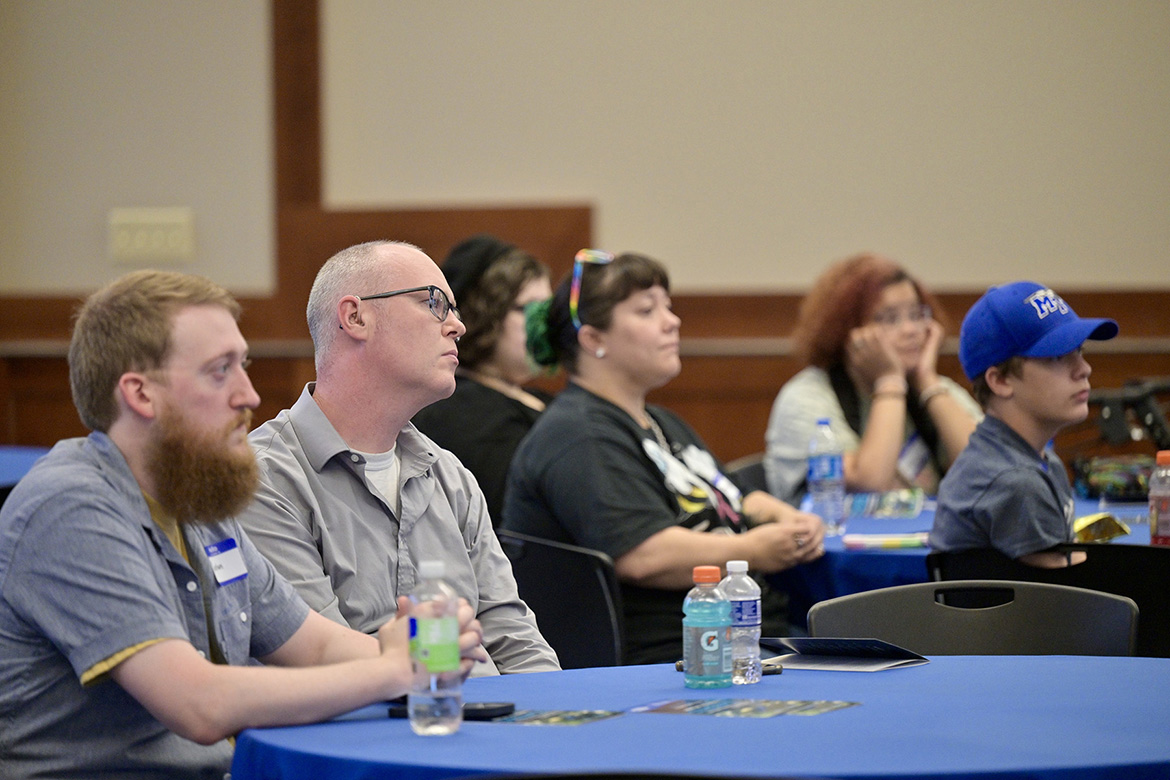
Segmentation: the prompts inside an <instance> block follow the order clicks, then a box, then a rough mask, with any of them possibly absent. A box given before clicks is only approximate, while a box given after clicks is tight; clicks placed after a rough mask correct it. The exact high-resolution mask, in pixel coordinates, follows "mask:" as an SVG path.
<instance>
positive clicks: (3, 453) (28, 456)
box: [0, 444, 49, 488]
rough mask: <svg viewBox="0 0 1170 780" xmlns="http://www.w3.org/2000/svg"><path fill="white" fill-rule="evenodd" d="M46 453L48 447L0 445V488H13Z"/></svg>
mask: <svg viewBox="0 0 1170 780" xmlns="http://www.w3.org/2000/svg"><path fill="white" fill-rule="evenodd" d="M48 451H49V448H48V447H19V446H16V445H10V444H4V445H0V488H11V487H13V486H14V485H15V484H16V483H17V482H19V481H20V478H21V477H23V476H24V475H25V474H27V473H28V470H29V469H31V468H32V465H33V464H34V463H36V462H37V459H38V458H40V457H41V456H42V455H44V454H45V453H46V452H48Z"/></svg>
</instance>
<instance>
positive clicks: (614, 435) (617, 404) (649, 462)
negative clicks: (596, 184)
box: [503, 250, 824, 663]
mask: <svg viewBox="0 0 1170 780" xmlns="http://www.w3.org/2000/svg"><path fill="white" fill-rule="evenodd" d="M534 308H536V307H534ZM528 323H529V348H530V350H531V351H532V354H533V355H534V357H535V358H536V360H537V361H538V362H540V363H542V364H544V365H555V364H559V365H562V366H564V368H565V369H566V371H567V372H568V373H569V385H568V387H567V388H566V389H565V390H564V391H563V392H562V393H561V394H560V395H559V396H558V397H557V398H556V400H555V401H553V402H552V403H551V404H550V405H549V407H548V409H547V410H546V411H545V412H544V414H543V415H541V417H540V419H539V420H538V421H537V422H536V425H535V426H534V427H533V429H532V431H531V432H530V433H529V434H528V436H527V437H526V438H525V439H524V441H523V443H522V444H521V445H520V448H519V450H517V452H516V456H515V458H514V459H513V461H512V466H511V469H510V471H509V477H508V488H507V492H506V494H505V498H504V521H503V527H505V528H508V529H511V530H514V531H519V532H522V533H527V534H531V535H534V536H540V537H543V538H546V539H552V540H555V541H563V542H569V543H572V544H577V545H580V546H583V547H589V548H592V549H596V550H601V551H602V552H605V553H606V554H608V555H609V556H610V557H612V558H613V559H614V563H615V566H616V569H617V574H618V578H619V579H620V580H621V583H622V596H623V601H624V608H625V624H626V648H625V660H626V662H627V663H653V662H662V661H673V660H675V659H677V658H678V657H679V654H680V652H681V650H682V624H681V620H682V600H683V597H684V596H685V595H686V592H687V590H688V589H689V588H690V587H691V571H692V569H693V568H694V567H695V566H696V565H700V564H718V565H720V566H722V565H724V564H726V563H727V561H729V560H734V559H743V560H746V561H748V563H749V566H750V567H751V569H752V570H753V571H756V572H759V573H768V572H775V571H780V570H782V569H786V568H789V567H791V566H794V565H796V564H799V563H804V562H806V561H810V560H813V559H815V558H818V557H820V556H821V555H822V554H823V553H824V548H823V546H822V545H821V540H822V538H823V536H824V526H823V524H822V523H821V521H820V519H819V518H817V517H815V516H814V515H809V514H806V513H802V512H799V511H797V510H795V509H793V508H792V507H791V506H789V505H787V504H785V503H783V502H781V501H779V500H778V499H776V498H774V497H772V496H770V495H768V494H767V493H764V492H762V491H753V492H750V493H747V494H746V495H745V494H744V493H743V492H741V490H740V488H739V486H737V485H736V484H735V483H734V481H733V480H731V479H729V478H728V477H727V475H725V474H724V473H723V471H722V467H721V465H720V464H719V462H718V461H717V460H716V459H715V458H714V457H713V456H712V455H711V453H710V452H708V450H707V448H706V446H705V445H704V444H703V442H702V441H701V440H700V439H699V437H698V435H697V434H696V433H695V432H694V431H693V430H692V429H691V428H690V427H689V426H688V425H687V424H686V423H685V422H683V420H682V419H681V418H679V417H678V416H676V415H674V414H673V413H671V412H669V411H667V410H666V409H663V408H661V407H656V406H650V405H648V404H647V403H646V395H647V393H649V392H650V391H651V390H654V389H656V388H658V387H662V386H663V385H665V384H666V383H667V382H669V381H670V380H671V379H673V378H674V377H675V376H676V375H677V374H678V372H679V370H680V368H681V363H680V361H679V325H680V321H679V318H678V317H677V316H676V315H675V314H674V313H673V312H672V311H671V308H670V281H669V278H668V276H667V273H666V269H665V268H663V266H662V265H661V264H660V263H658V262H656V261H655V260H652V259H650V258H648V257H644V256H642V255H636V254H624V255H619V256H617V257H614V256H612V255H610V254H608V253H605V252H600V251H597V250H582V251H581V252H580V253H578V255H577V258H576V262H575V263H574V265H573V273H572V274H571V275H570V276H569V277H568V278H566V279H565V280H564V281H563V282H562V283H561V284H560V286H559V287H558V288H557V290H556V292H555V293H554V294H553V297H552V299H551V300H550V301H548V302H547V303H546V304H544V305H543V307H542V308H540V309H539V310H537V311H530V312H529V320H528ZM767 603H768V604H773V605H776V603H777V602H776V600H775V599H771V600H767ZM780 603H782V601H781V602H780ZM765 610H766V611H767V610H768V606H767V604H766V606H765ZM779 611H780V612H782V609H779ZM765 623H766V624H767V625H766V627H765V633H769V634H773V635H775V634H776V633H780V632H782V631H783V615H782V614H778V613H777V608H774V609H773V610H772V613H771V614H766V615H765Z"/></svg>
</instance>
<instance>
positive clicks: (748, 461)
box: [723, 452, 768, 494]
mask: <svg viewBox="0 0 1170 780" xmlns="http://www.w3.org/2000/svg"><path fill="white" fill-rule="evenodd" d="M723 468H724V470H725V471H726V472H727V476H729V477H731V478H733V479H734V480H735V481H736V483H737V484H739V485H741V486H742V487H743V492H744V493H745V494H746V493H750V492H752V491H753V490H762V491H764V492H765V493H767V492H768V477H767V475H766V474H765V473H764V453H762V452H757V453H754V454H752V455H744V456H743V457H742V458H736V459H735V460H733V461H730V462H728V463H725V464H723Z"/></svg>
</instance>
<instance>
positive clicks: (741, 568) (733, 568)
mask: <svg viewBox="0 0 1170 780" xmlns="http://www.w3.org/2000/svg"><path fill="white" fill-rule="evenodd" d="M747 570H748V565H747V561H728V562H727V573H728V574H731V573H732V572H734V573H736V574H747Z"/></svg>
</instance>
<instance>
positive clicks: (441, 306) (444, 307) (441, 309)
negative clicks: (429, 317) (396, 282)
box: [358, 284, 463, 322]
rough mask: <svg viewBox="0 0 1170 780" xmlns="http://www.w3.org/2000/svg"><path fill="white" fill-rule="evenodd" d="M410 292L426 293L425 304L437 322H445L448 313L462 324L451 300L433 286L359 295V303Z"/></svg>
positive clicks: (461, 319) (460, 316)
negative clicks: (428, 295)
mask: <svg viewBox="0 0 1170 780" xmlns="http://www.w3.org/2000/svg"><path fill="white" fill-rule="evenodd" d="M412 292H426V293H429V294H430V299H429V300H428V301H427V304H428V305H429V306H430V308H431V314H433V315H435V317H437V318H438V320H439V322H446V321H447V314H448V312H449V313H451V314H454V315H455V319H457V320H459V321H460V322H463V316H462V315H461V314H459V309H457V308H455V307H454V306H453V305H452V304H451V299H450V298H448V297H447V293H445V292H443V291H442V290H440V289H439V288H438V287H436V286H435V285H433V284H428V285H427V286H426V287H407V288H406V289H405V290H391V291H390V292H384V293H378V294H376V295H359V296H358V300H359V301H372V300H375V299H377V298H393V297H394V296H395V295H404V294H406V293H412Z"/></svg>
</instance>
